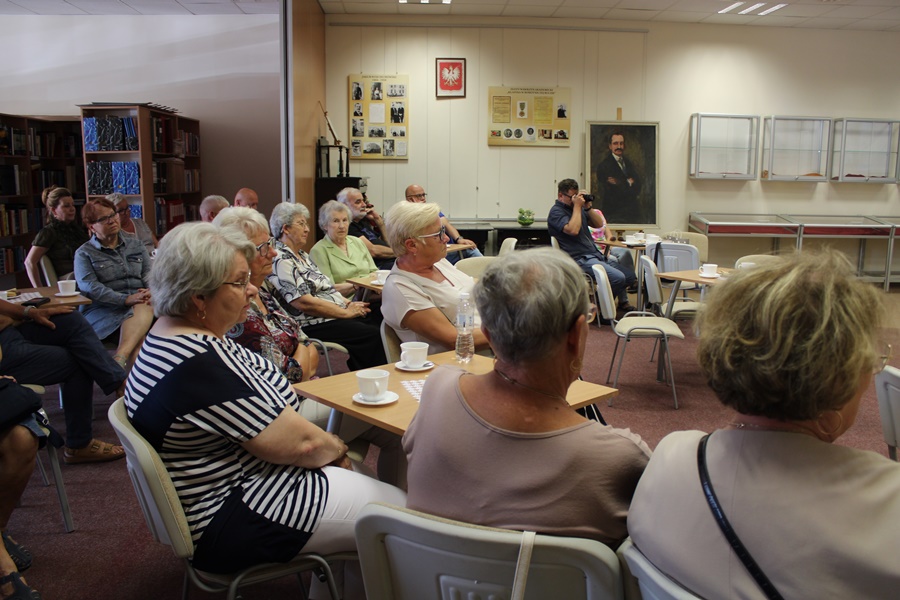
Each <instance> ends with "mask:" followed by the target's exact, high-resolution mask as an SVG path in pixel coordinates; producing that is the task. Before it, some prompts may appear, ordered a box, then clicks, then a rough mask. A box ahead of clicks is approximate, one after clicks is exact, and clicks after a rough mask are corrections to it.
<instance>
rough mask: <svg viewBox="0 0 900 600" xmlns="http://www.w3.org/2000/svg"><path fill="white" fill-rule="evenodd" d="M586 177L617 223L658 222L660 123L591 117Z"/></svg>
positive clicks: (600, 203) (609, 217)
mask: <svg viewBox="0 0 900 600" xmlns="http://www.w3.org/2000/svg"><path fill="white" fill-rule="evenodd" d="M585 129H586V131H587V148H586V152H585V158H586V161H587V164H586V165H585V179H586V180H587V184H586V185H587V187H588V189H590V191H591V193H592V194H593V195H594V197H595V198H596V199H597V201H596V202H595V203H594V208H599V209H600V210H602V211H603V215H604V216H605V217H606V221H607V223H609V224H610V225H611V226H613V228H614V227H615V226H621V227H623V228H626V227H646V226H653V225H656V224H657V223H658V222H659V215H658V204H657V187H658V180H657V174H658V173H659V146H658V140H659V135H658V134H659V123H627V122H624V121H588V122H587V127H586V128H585Z"/></svg>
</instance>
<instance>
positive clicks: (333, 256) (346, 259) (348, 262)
mask: <svg viewBox="0 0 900 600" xmlns="http://www.w3.org/2000/svg"><path fill="white" fill-rule="evenodd" d="M352 220H353V215H351V214H350V209H349V208H347V207H346V206H345V205H344V204H341V203H340V202H338V201H337V200H329V201H328V202H326V203H325V204H323V205H322V206H321V207H319V227H321V228H322V231H324V232H325V237H324V238H322V239H321V240H319V241H318V242H316V245H315V246H313V247H312V250H310V251H309V254H310V256H312V259H313V261H315V263H316V265H318V267H319V269H321V270H322V272H323V273H325V274H326V275H327V276H328V278H329V279H331V281H332V282H334V287H335V289H336V290H337V291H339V292H340V293H341V294H343V295H344V297H345V298H351V297H352V296H353V294H355V293H356V286H355V285H353V284H352V283H347V280H348V279H350V278H351V277H365V276H366V275H370V274H371V273H374V272H375V271H376V270H377V267H375V261H374V260H372V255H371V254H370V253H369V250H368V249H367V248H366V245H365V244H363V242H362V240H360V239H359V238H357V237H353V236H352V235H347V234H348V232H349V229H350V222H351V221H352Z"/></svg>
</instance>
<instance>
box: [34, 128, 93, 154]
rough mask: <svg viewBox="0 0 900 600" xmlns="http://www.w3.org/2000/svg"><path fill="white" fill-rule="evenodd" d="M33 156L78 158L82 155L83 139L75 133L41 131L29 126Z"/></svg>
mask: <svg viewBox="0 0 900 600" xmlns="http://www.w3.org/2000/svg"><path fill="white" fill-rule="evenodd" d="M28 140H29V142H30V144H31V156H40V157H41V158H78V157H79V156H81V143H80V142H81V139H80V138H79V136H77V135H75V134H74V133H60V132H56V131H39V130H37V129H35V128H34V127H29V128H28Z"/></svg>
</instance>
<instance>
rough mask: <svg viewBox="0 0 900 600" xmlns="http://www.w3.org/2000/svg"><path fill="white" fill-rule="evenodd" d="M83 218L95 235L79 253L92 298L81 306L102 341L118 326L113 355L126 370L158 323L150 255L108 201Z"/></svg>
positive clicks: (79, 268)
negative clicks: (128, 233)
mask: <svg viewBox="0 0 900 600" xmlns="http://www.w3.org/2000/svg"><path fill="white" fill-rule="evenodd" d="M81 217H82V220H83V221H84V222H85V224H87V226H88V229H89V230H90V232H91V233H92V234H93V235H92V236H91V239H90V240H89V241H88V242H86V243H85V244H83V245H82V246H81V247H80V248H79V249H78V250H77V251H76V252H75V279H76V280H77V281H78V289H79V290H80V291H81V293H82V294H83V295H84V296H86V297H88V298H90V299H91V301H92V302H91V304H90V305H88V306H82V307H81V310H82V312H83V313H84V317H85V319H87V320H88V322H89V323H90V324H91V327H93V328H94V331H96V332H97V336H98V337H99V338H100V339H104V338H106V337H107V336H109V335H111V334H113V333H115V331H116V330H119V346H118V348H117V349H116V355H115V356H114V357H113V358H115V360H116V362H118V363H119V364H120V365H122V367H123V368H126V369H127V367H128V366H129V365H130V364H131V363H133V362H134V356H135V355H136V354H137V350H138V349H139V347H140V345H141V341H143V339H144V336H145V335H146V334H147V331H149V329H150V325H151V324H152V323H153V308H152V307H151V305H150V290H149V289H148V283H147V276H148V275H149V273H150V256H149V255H148V254H147V250H146V248H145V247H144V245H143V244H142V243H141V242H140V240H138V239H137V238H134V237H131V236H126V235H123V234H122V232H121V228H120V226H119V216H118V214H116V209H115V206H114V205H113V203H112V202H110V201H109V200H107V199H105V198H103V199H100V200H92V201H90V202H88V203H87V204H86V205H85V207H84V209H82V211H81Z"/></svg>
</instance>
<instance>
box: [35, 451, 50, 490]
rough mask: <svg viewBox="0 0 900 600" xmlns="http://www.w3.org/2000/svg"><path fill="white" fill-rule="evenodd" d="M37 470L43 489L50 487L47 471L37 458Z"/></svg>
mask: <svg viewBox="0 0 900 600" xmlns="http://www.w3.org/2000/svg"><path fill="white" fill-rule="evenodd" d="M34 462H36V463H37V467H38V470H39V471H40V472H41V481H42V482H43V484H44V487H50V480H49V479H47V470H46V469H45V468H44V463H43V462H41V457H40V456H39V457H38V458H37V460H36V461H34Z"/></svg>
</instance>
